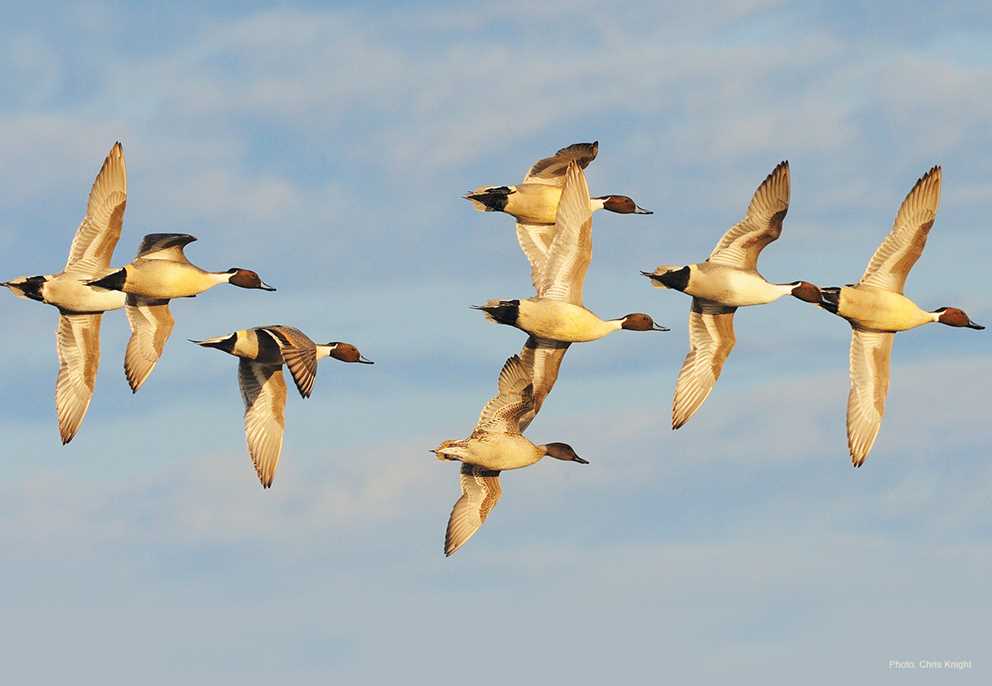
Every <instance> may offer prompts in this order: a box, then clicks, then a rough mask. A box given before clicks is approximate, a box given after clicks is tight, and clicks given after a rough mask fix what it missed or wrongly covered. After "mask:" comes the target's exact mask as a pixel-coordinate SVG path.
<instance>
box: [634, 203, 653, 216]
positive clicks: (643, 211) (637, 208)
mask: <svg viewBox="0 0 992 686" xmlns="http://www.w3.org/2000/svg"><path fill="white" fill-rule="evenodd" d="M634 214H654V211H653V210H646V209H644V208H643V207H641V206H639V205H634Z"/></svg>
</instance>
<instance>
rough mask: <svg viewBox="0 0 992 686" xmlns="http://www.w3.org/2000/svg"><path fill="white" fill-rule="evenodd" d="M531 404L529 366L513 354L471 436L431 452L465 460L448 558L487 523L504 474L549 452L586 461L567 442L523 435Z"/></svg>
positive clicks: (449, 531)
mask: <svg viewBox="0 0 992 686" xmlns="http://www.w3.org/2000/svg"><path fill="white" fill-rule="evenodd" d="M533 402H534V396H533V387H532V385H531V375H530V370H529V369H528V368H527V367H526V366H525V365H524V364H523V363H522V362H521V361H520V358H519V357H518V356H517V355H514V356H513V357H511V358H509V359H508V360H507V361H506V362H505V363H504V364H503V368H502V369H501V370H500V373H499V391H498V392H497V394H496V395H495V396H493V398H491V399H490V400H489V402H487V403H486V404H485V406H484V407H483V408H482V412H481V413H480V414H479V420H478V421H477V422H476V424H475V429H474V430H473V431H472V434H471V435H470V436H469V437H468V438H465V439H461V440H447V441H444V442H442V443H441V445H439V446H438V447H437V448H435V449H434V450H433V451H432V452H434V453H435V455H437V458H438V459H439V460H455V461H459V462H461V463H462V468H461V476H460V481H461V488H462V494H461V497H460V498H459V499H458V501H457V502H456V503H455V506H454V507H453V508H452V510H451V516H450V517H449V518H448V527H447V531H446V533H445V538H444V554H445V555H446V556H450V555H452V554H453V553H454V552H455V551H457V550H458V549H459V548H461V547H462V546H463V545H465V542H466V541H468V539H470V538H471V537H472V536H473V535H474V534H475V532H476V531H478V530H479V527H481V526H482V523H483V522H485V521H486V517H488V516H489V513H490V512H491V511H492V509H493V507H494V506H495V505H496V502H497V501H498V500H499V497H500V494H501V493H502V488H501V486H500V481H499V475H500V472H502V471H506V470H508V469H520V468H521V467H528V466H530V465H532V464H534V463H535V462H537V461H539V460H540V459H541V458H543V457H545V456H548V457H554V458H556V459H559V460H564V461H567V462H579V463H581V464H588V461H587V460H584V459H582V458H581V457H579V456H578V455H577V454H576V453H575V451H574V450H573V449H572V447H571V446H570V445H568V444H567V443H545V444H543V445H535V444H534V443H532V442H531V441H530V440H528V439H527V438H525V437H524V436H523V435H522V433H521V432H522V431H523V428H522V426H521V422H522V421H523V419H524V417H526V416H527V415H528V414H529V413H530V412H531V409H532V405H533Z"/></svg>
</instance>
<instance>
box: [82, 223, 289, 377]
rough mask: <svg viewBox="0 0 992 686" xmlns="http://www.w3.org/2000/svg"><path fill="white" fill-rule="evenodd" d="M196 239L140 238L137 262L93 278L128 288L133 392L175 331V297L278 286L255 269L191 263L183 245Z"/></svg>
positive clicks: (127, 369)
mask: <svg viewBox="0 0 992 686" xmlns="http://www.w3.org/2000/svg"><path fill="white" fill-rule="evenodd" d="M195 240H196V238H195V237H194V236H190V235H189V234H185V233H150V234H148V235H147V236H145V237H144V239H143V240H142V241H141V246H140V247H139V248H138V254H137V256H136V257H135V259H134V260H133V261H132V262H130V263H128V264H126V265H124V267H123V268H121V269H119V270H117V271H115V272H112V273H110V274H108V275H106V276H104V277H103V278H100V279H95V280H92V281H90V282H89V285H91V286H96V287H99V288H106V289H109V290H111V291H123V292H124V293H126V294H127V300H126V303H125V307H124V311H125V312H126V313H127V319H128V322H130V324H131V338H130V339H129V340H128V343H127V351H126V352H125V354H124V374H125V376H126V377H127V382H128V384H129V385H130V386H131V391H132V392H135V393H137V391H138V389H139V388H141V385H142V384H143V383H144V382H145V380H146V379H147V378H148V376H149V375H150V374H151V373H152V370H153V369H154V368H155V365H156V363H158V359H159V357H161V356H162V351H163V350H164V349H165V342H166V341H167V340H168V339H169V335H170V334H171V333H172V327H173V325H174V324H175V320H174V319H173V318H172V313H170V312H169V301H170V300H171V299H173V298H191V297H194V296H196V295H199V294H200V293H203V292H204V291H206V290H208V289H210V288H213V287H214V286H216V285H218V284H222V283H229V284H231V285H233V286H238V287H240V288H257V289H261V290H264V291H274V290H275V288H273V287H272V286H269V285H268V284H266V283H265V282H264V281H262V279H261V278H260V277H259V276H258V274H256V273H255V272H253V271H251V270H250V269H242V268H240V267H233V268H231V269H228V270H227V271H223V272H208V271H205V270H203V269H200V268H199V267H197V266H196V265H194V264H191V263H190V261H189V260H187V259H186V255H185V254H184V253H183V248H184V247H185V246H186V245H188V244H190V243H192V242H193V241H195Z"/></svg>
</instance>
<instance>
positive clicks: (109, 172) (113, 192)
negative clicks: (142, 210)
mask: <svg viewBox="0 0 992 686" xmlns="http://www.w3.org/2000/svg"><path fill="white" fill-rule="evenodd" d="M125 205H127V170H126V168H125V166H124V149H123V148H122V147H121V144H120V143H114V147H112V148H111V149H110V152H109V153H107V157H106V158H105V159H104V160H103V166H102V167H100V171H99V173H97V175H96V179H95V180H94V181H93V187H92V188H91V189H90V196H89V199H88V201H87V203H86V216H85V217H83V221H82V223H80V225H79V228H78V229H76V235H75V236H74V237H73V239H72V245H71V246H70V248H69V259H68V260H66V263H65V270H64V271H67V272H68V271H73V272H79V273H83V274H90V275H92V274H97V273H99V272H101V271H104V270H106V269H107V268H108V267H109V266H110V258H111V257H112V256H113V254H114V248H115V247H116V246H117V241H118V240H119V239H120V237H121V227H122V225H123V224H124V207H125Z"/></svg>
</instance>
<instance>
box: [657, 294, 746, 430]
mask: <svg viewBox="0 0 992 686" xmlns="http://www.w3.org/2000/svg"><path fill="white" fill-rule="evenodd" d="M736 309H737V308H736V307H728V306H726V305H720V304H719V303H712V302H709V301H706V300H701V299H699V298H693V299H692V309H691V310H690V311H689V352H688V353H686V356H685V360H684V361H683V362H682V369H681V370H680V371H679V378H678V381H676V382H675V397H674V399H673V400H672V428H673V429H678V428H679V427H681V426H682V425H683V424H685V423H686V422H687V421H689V418H690V417H692V415H693V414H694V413H695V412H696V410H698V409H699V408H700V406H701V405H702V404H703V402H704V401H705V400H706V398H707V397H709V394H710V392H711V391H712V390H713V386H714V385H715V384H716V380H717V379H719V378H720V372H721V371H722V370H723V363H724V361H725V360H726V359H727V356H728V355H729V354H730V351H731V350H733V348H734V343H735V342H736V338H735V337H734V312H735V311H736Z"/></svg>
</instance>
